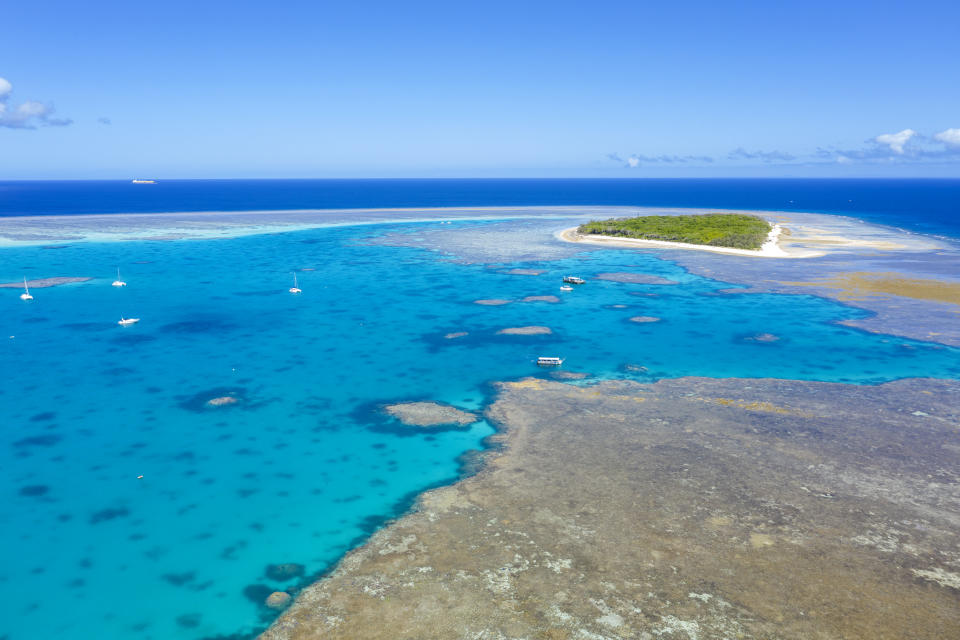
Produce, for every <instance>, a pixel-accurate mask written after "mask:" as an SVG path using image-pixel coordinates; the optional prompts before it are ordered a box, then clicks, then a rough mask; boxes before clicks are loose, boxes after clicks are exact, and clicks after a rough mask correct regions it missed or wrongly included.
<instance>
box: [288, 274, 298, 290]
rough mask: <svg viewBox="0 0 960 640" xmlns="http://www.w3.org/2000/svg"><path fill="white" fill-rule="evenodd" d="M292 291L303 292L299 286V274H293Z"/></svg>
mask: <svg viewBox="0 0 960 640" xmlns="http://www.w3.org/2000/svg"><path fill="white" fill-rule="evenodd" d="M290 293H301V291H300V287H298V286H297V274H296V273H294V274H293V286H292V287H290Z"/></svg>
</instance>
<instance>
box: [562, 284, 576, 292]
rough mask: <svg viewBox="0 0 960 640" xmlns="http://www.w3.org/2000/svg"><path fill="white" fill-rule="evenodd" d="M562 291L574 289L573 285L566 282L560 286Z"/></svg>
mask: <svg viewBox="0 0 960 640" xmlns="http://www.w3.org/2000/svg"><path fill="white" fill-rule="evenodd" d="M560 291H573V287H571V286H570V285H568V284H565V285H563V286H562V287H560Z"/></svg>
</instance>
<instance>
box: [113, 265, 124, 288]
mask: <svg viewBox="0 0 960 640" xmlns="http://www.w3.org/2000/svg"><path fill="white" fill-rule="evenodd" d="M112 286H114V287H125V286H127V283H126V282H124V281H123V280H121V279H120V267H117V279H116V280H114V281H113V285H112Z"/></svg>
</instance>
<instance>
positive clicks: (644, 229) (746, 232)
mask: <svg viewBox="0 0 960 640" xmlns="http://www.w3.org/2000/svg"><path fill="white" fill-rule="evenodd" d="M771 231H773V227H772V226H771V225H770V223H769V222H767V221H766V220H764V219H763V218H760V217H758V216H753V215H747V214H740V213H708V214H699V215H680V216H637V217H634V218H612V219H610V220H598V221H593V222H588V223H586V224H582V225H580V227H579V228H578V229H577V232H578V233H580V234H582V235H599V236H608V237H623V238H634V239H638V240H659V241H663V242H682V243H686V244H700V245H708V246H712V247H728V248H731V249H754V250H758V249H760V248H761V247H762V246H763V245H764V243H765V242H767V240H768V238H769V236H770V233H771Z"/></svg>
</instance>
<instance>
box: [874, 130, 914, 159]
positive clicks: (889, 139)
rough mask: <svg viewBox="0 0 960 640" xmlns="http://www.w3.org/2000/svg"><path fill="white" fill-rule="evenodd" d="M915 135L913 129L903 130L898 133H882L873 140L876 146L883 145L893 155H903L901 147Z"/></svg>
mask: <svg viewBox="0 0 960 640" xmlns="http://www.w3.org/2000/svg"><path fill="white" fill-rule="evenodd" d="M915 135H917V132H916V131H914V130H913V129H904V130H903V131H901V132H900V133H884V134H883V135H879V136H877V137H876V138H874V141H875V142H876V143H877V144H885V145H887V146H888V147H890V150H891V151H893V152H894V153H898V154H900V155H903V145H905V144H907V143H908V142H909V141H910V138H912V137H914V136H915Z"/></svg>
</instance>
